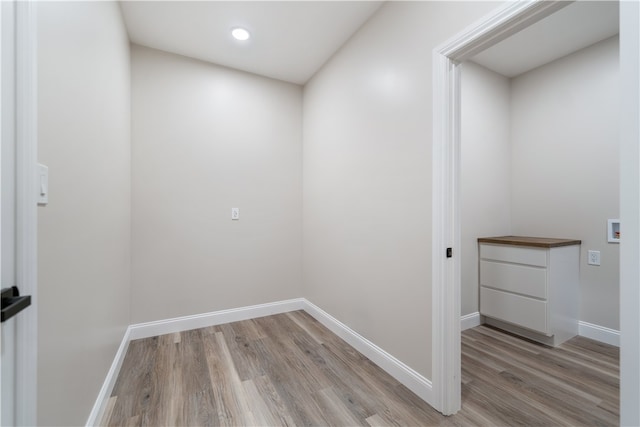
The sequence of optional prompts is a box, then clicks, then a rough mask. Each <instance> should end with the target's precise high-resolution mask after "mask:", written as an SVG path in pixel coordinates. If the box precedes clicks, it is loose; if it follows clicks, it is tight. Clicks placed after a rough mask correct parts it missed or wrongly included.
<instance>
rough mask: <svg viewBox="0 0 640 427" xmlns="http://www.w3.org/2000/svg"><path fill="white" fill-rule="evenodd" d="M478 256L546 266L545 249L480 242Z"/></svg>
mask: <svg viewBox="0 0 640 427" xmlns="http://www.w3.org/2000/svg"><path fill="white" fill-rule="evenodd" d="M480 258H481V259H486V260H494V261H503V262H513V263H517V264H527V265H535V266H538V267H546V266H547V250H546V249H538V248H525V247H519V246H504V245H503V246H500V245H492V244H487V243H481V244H480Z"/></svg>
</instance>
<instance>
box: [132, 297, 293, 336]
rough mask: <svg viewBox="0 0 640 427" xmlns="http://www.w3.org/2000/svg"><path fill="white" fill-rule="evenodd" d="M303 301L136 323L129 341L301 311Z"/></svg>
mask: <svg viewBox="0 0 640 427" xmlns="http://www.w3.org/2000/svg"><path fill="white" fill-rule="evenodd" d="M303 308H304V299H302V298H297V299H290V300H286V301H279V302H274V303H268V304H258V305H252V306H248V307H240V308H233V309H230V310H221V311H215V312H211V313H202V314H196V315H193V316H184V317H176V318H173V319H166V320H158V321H155V322H147V323H138V324H135V325H131V326H129V331H130V339H132V340H137V339H140V338H148V337H155V336H157V335H164V334H170V333H173V332H181V331H188V330H190V329H197V328H205V327H207V326H214V325H221V324H223V323H230V322H238V321H240V320H248V319H255V318H258V317H264V316H270V315H272V314H280V313H287V312H289V311H295V310H302V309H303Z"/></svg>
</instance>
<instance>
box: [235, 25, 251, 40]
mask: <svg viewBox="0 0 640 427" xmlns="http://www.w3.org/2000/svg"><path fill="white" fill-rule="evenodd" d="M231 35H232V36H233V38H234V39H236V40H240V41H245V40H249V38H250V37H251V34H249V31H247V30H245V29H244V28H240V27H238V28H234V29H233V30H231Z"/></svg>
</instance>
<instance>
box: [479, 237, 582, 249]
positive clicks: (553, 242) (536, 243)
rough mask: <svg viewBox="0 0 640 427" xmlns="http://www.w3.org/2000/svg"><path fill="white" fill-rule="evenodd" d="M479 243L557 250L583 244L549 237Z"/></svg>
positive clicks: (484, 239) (502, 238) (491, 239)
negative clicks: (560, 247) (561, 247)
mask: <svg viewBox="0 0 640 427" xmlns="http://www.w3.org/2000/svg"><path fill="white" fill-rule="evenodd" d="M478 243H495V244H500V245H511V246H529V247H534V248H557V247H559V246H572V245H579V244H581V243H582V241H581V240H575V239H557V238H549V237H527V236H499V237H480V238H478Z"/></svg>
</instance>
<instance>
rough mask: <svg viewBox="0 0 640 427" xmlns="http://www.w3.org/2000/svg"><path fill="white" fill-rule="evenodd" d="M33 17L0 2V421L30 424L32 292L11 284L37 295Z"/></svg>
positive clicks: (28, 10) (33, 328) (32, 415)
mask: <svg viewBox="0 0 640 427" xmlns="http://www.w3.org/2000/svg"><path fill="white" fill-rule="evenodd" d="M18 18H22V21H20V20H19V19H18ZM25 18H28V19H25ZM19 22H21V23H20V24H19ZM34 22H35V15H33V14H31V4H30V3H26V4H25V3H23V4H20V3H17V2H15V1H1V2H0V101H1V102H0V135H1V143H0V280H1V284H0V286H1V287H2V322H1V323H0V325H1V326H0V357H1V359H0V366H1V369H0V422H1V423H2V425H3V426H14V425H34V424H35V423H36V415H35V414H36V412H35V408H36V401H35V400H36V397H35V396H36V382H37V377H36V365H37V359H36V357H37V356H36V345H37V344H36V343H37V319H36V312H35V309H33V308H29V307H28V305H30V304H28V303H30V298H31V297H25V296H24V295H22V296H18V295H17V293H16V289H14V288H13V287H14V286H17V287H21V288H22V291H23V292H26V293H33V294H34V295H35V289H36V288H35V286H36V273H35V272H37V270H36V265H37V263H36V257H35V254H36V244H35V242H36V241H37V240H36V230H37V219H36V218H37V217H36V213H37V212H36V210H35V209H36V201H37V198H36V191H35V190H36V187H37V185H36V173H35V171H36V169H35V166H36V159H37V157H36V155H37V153H36V151H35V147H36V143H37V141H36V138H35V133H34V132H35V113H34V110H35V99H36V98H35V89H32V87H33V85H34V83H33V82H35V76H36V75H35V63H34V61H33V60H31V58H32V57H34V56H35V43H34V42H33V41H34V40H35V25H34ZM18 70H19V71H18ZM29 85H30V86H29ZM25 88H28V89H25ZM32 188H33V190H32ZM27 232H28V233H27ZM25 308H26V310H25Z"/></svg>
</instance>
